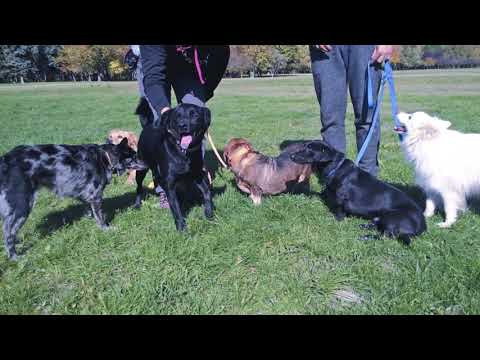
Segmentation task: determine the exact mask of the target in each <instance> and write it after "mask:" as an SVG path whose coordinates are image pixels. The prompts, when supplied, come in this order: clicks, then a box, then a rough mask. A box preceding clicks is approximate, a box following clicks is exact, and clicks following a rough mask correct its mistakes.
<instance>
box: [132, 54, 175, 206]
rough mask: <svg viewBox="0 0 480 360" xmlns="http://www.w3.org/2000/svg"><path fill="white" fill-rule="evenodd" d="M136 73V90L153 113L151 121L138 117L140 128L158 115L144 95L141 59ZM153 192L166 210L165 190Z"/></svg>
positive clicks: (157, 188)
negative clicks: (157, 195)
mask: <svg viewBox="0 0 480 360" xmlns="http://www.w3.org/2000/svg"><path fill="white" fill-rule="evenodd" d="M136 71H137V81H138V90H139V93H140V96H141V97H144V98H145V99H146V100H147V102H148V105H150V109H151V110H152V113H153V119H144V118H142V115H140V116H139V117H140V124H142V127H144V126H145V125H146V124H147V123H148V122H149V121H150V120H152V121H155V120H157V119H158V117H159V114H158V113H157V111H156V110H155V108H154V107H153V106H152V103H151V102H150V101H149V100H148V97H147V95H146V94H145V88H144V87H143V71H142V61H141V59H139V60H138V62H137V69H136ZM168 96H169V100H170V96H171V94H168ZM155 192H156V193H157V194H159V196H160V207H162V208H168V201H167V196H166V194H165V190H163V188H162V187H161V186H160V185H157V186H156V187H155Z"/></svg>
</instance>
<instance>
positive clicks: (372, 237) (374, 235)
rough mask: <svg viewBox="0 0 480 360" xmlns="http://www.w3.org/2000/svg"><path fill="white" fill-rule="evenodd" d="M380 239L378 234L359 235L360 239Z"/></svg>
mask: <svg viewBox="0 0 480 360" xmlns="http://www.w3.org/2000/svg"><path fill="white" fill-rule="evenodd" d="M378 239H380V236H379V235H378V234H370V235H363V236H359V237H358V240H360V241H371V240H378Z"/></svg>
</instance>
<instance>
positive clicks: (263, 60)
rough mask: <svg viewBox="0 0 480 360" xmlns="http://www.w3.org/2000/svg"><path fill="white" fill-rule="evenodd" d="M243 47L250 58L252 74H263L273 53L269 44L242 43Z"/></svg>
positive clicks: (267, 68)
mask: <svg viewBox="0 0 480 360" xmlns="http://www.w3.org/2000/svg"><path fill="white" fill-rule="evenodd" d="M243 48H244V52H245V54H246V55H247V56H248V57H249V58H250V60H251V71H253V74H263V73H266V72H267V71H268V70H269V68H270V66H271V65H270V64H271V60H272V55H273V53H272V46H271V45H244V46H243Z"/></svg>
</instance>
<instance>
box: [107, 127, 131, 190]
mask: <svg viewBox="0 0 480 360" xmlns="http://www.w3.org/2000/svg"><path fill="white" fill-rule="evenodd" d="M124 138H125V139H127V141H128V146H129V147H130V148H132V149H133V150H134V151H135V152H137V146H138V137H137V135H135V134H134V133H133V132H131V131H127V130H119V129H113V130H111V131H110V133H109V134H108V138H107V141H108V142H109V143H110V144H114V145H118V144H120V142H121V141H122V140H123V139H124ZM127 173H128V178H127V184H130V185H133V184H134V181H135V176H136V171H135V170H128V172H127Z"/></svg>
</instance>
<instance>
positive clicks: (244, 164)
mask: <svg viewBox="0 0 480 360" xmlns="http://www.w3.org/2000/svg"><path fill="white" fill-rule="evenodd" d="M302 148H303V144H293V145H290V146H288V147H287V148H285V150H284V151H283V152H282V153H281V154H280V155H278V156H277V157H269V156H265V155H262V154H260V153H259V152H257V151H255V150H254V149H253V147H252V145H251V144H250V143H249V142H248V141H247V140H245V139H241V138H234V139H231V140H230V141H229V142H228V143H227V145H226V146H225V148H224V150H223V157H224V159H225V162H226V163H227V165H228V167H229V168H230V170H231V171H232V172H233V173H234V174H235V178H236V183H237V186H238V188H239V189H240V190H241V191H243V192H245V193H247V194H250V198H251V199H252V201H253V203H254V204H255V205H260V203H261V201H262V195H275V194H279V193H282V192H285V191H291V190H292V189H293V186H294V185H296V184H298V183H305V184H308V183H309V179H310V175H311V173H312V168H311V165H300V164H296V163H294V162H293V161H292V160H290V154H291V153H292V152H295V151H299V150H301V149H302Z"/></svg>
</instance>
